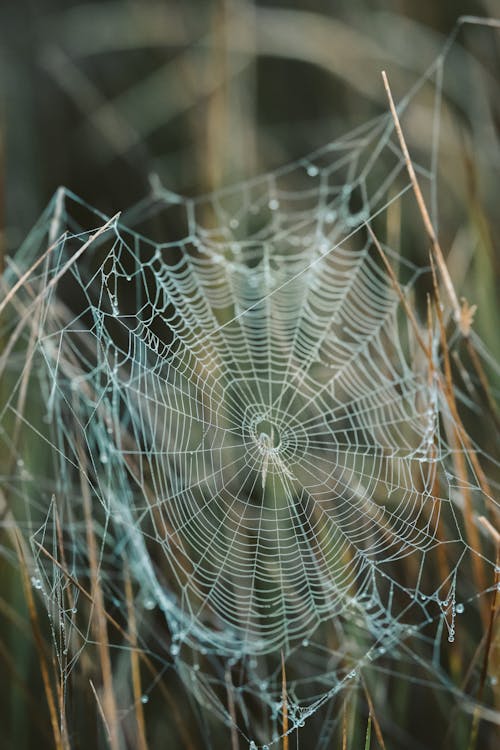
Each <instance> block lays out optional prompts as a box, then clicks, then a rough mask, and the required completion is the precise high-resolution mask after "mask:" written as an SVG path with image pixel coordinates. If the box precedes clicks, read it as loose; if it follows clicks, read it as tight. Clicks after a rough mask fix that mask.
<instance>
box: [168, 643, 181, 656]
mask: <svg viewBox="0 0 500 750" xmlns="http://www.w3.org/2000/svg"><path fill="white" fill-rule="evenodd" d="M179 651H180V647H179V644H178V643H172V645H171V646H170V653H171V654H172V656H177V654H178V653H179Z"/></svg>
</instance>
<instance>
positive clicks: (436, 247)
mask: <svg viewBox="0 0 500 750" xmlns="http://www.w3.org/2000/svg"><path fill="white" fill-rule="evenodd" d="M382 79H383V81H384V87H385V90H386V93H387V98H388V100H389V107H390V109H391V115H392V119H393V120H394V127H395V128H396V134H397V136H398V140H399V145H400V146H401V151H402V152H403V157H404V160H405V164H406V169H407V170H408V175H409V177H410V181H411V184H412V187H413V192H414V193H415V198H416V199H417V204H418V208H419V211H420V215H421V216H422V219H423V222H424V226H425V230H426V232H427V234H428V236H429V239H430V241H431V246H432V252H433V255H434V258H435V260H436V263H437V266H438V268H439V272H440V274H441V277H442V280H443V284H444V286H445V289H446V291H447V294H448V297H449V298H450V302H451V305H452V308H453V312H454V315H455V320H456V322H457V324H458V325H460V324H461V322H462V311H461V308H460V304H459V301H458V297H457V294H456V292H455V287H454V286H453V282H452V280H451V278H450V274H449V271H448V268H447V266H446V262H445V259H444V256H443V251H442V250H441V246H440V244H439V240H438V238H437V236H436V232H435V231H434V227H433V225H432V221H431V217H430V215H429V212H428V210H427V206H426V205H425V200H424V196H423V195H422V191H421V189H420V185H419V183H418V179H417V175H416V173H415V168H414V167H413V162H412V160H411V157H410V153H409V151H408V146H407V145H406V141H405V137H404V135H403V131H402V129H401V123H400V121H399V115H398V112H397V109H396V105H395V104H394V99H393V97H392V92H391V89H390V86H389V81H388V79H387V74H386V72H385V70H383V71H382ZM468 330H470V328H469V329H468Z"/></svg>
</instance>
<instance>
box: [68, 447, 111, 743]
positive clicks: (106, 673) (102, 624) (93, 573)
mask: <svg viewBox="0 0 500 750" xmlns="http://www.w3.org/2000/svg"><path fill="white" fill-rule="evenodd" d="M77 451H78V456H79V462H80V465H81V466H84V465H85V454H84V451H83V446H82V444H81V441H78V445H77ZM80 476H81V481H80V487H81V491H82V503H83V511H84V516H85V530H86V537H87V550H88V557H89V567H90V580H91V592H92V601H93V604H94V607H93V610H94V615H95V619H94V630H95V635H96V638H97V642H98V650H99V657H100V665H101V675H102V686H103V705H102V711H103V713H104V716H105V718H106V727H107V730H108V732H109V743H110V746H111V750H120V745H121V742H120V736H121V732H120V727H119V721H118V708H117V705H116V699H115V694H114V689H113V674H112V667H111V655H110V651H109V637H108V628H107V623H106V617H105V615H104V611H105V607H104V596H103V592H102V588H101V585H100V581H99V569H100V563H99V556H98V550H97V544H96V539H95V535H94V528H93V520H92V499H91V497H90V492H89V488H88V484H87V482H85V481H84V478H83V475H82V474H81V475H80Z"/></svg>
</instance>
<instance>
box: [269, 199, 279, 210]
mask: <svg viewBox="0 0 500 750" xmlns="http://www.w3.org/2000/svg"><path fill="white" fill-rule="evenodd" d="M268 206H269V208H270V209H271V211H277V210H278V208H279V207H280V203H279V201H278V200H277V199H276V198H271V200H270V201H269V203H268Z"/></svg>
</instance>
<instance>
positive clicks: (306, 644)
mask: <svg viewBox="0 0 500 750" xmlns="http://www.w3.org/2000/svg"><path fill="white" fill-rule="evenodd" d="M302 645H303V646H305V647H306V648H307V646H309V639H308V638H304V640H303V641H302Z"/></svg>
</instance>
